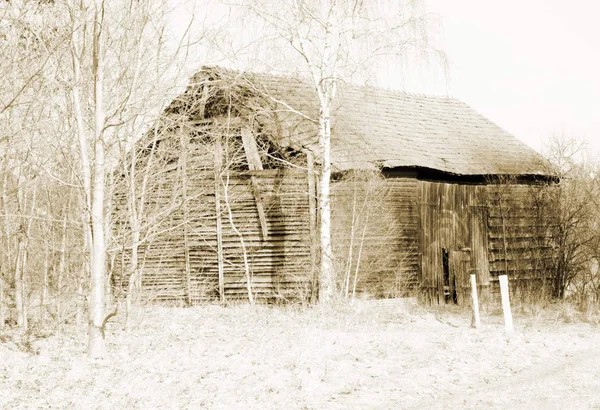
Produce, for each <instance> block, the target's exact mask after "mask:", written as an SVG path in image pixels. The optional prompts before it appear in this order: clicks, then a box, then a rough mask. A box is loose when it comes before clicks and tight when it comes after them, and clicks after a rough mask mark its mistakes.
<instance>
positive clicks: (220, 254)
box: [214, 134, 225, 303]
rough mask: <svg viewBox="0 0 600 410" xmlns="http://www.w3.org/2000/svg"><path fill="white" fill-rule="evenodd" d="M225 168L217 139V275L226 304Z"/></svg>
mask: <svg viewBox="0 0 600 410" xmlns="http://www.w3.org/2000/svg"><path fill="white" fill-rule="evenodd" d="M222 168H223V148H222V142H221V136H220V135H218V134H217V135H216V137H215V157H214V180H215V183H214V188H215V216H216V218H215V223H216V228H217V229H216V235H217V274H218V280H219V299H220V301H221V303H225V275H224V265H223V219H222V215H221V172H222Z"/></svg>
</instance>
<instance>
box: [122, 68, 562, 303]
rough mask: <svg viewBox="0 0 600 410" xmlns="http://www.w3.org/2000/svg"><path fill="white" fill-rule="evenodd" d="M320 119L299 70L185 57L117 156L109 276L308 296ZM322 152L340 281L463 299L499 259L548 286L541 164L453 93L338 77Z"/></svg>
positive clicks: (547, 180)
mask: <svg viewBox="0 0 600 410" xmlns="http://www.w3.org/2000/svg"><path fill="white" fill-rule="evenodd" d="M317 120H318V103H317V100H316V94H315V92H314V89H313V88H312V87H311V86H310V84H309V83H307V82H305V81H303V80H301V79H297V78H291V77H282V76H271V75H264V74H247V73H238V72H232V71H227V70H223V69H220V68H215V67H208V68H203V69H202V70H201V71H200V72H198V73H197V74H196V75H195V76H194V77H193V78H192V79H191V81H190V84H189V86H188V88H187V89H186V91H185V92H184V93H183V94H181V95H180V96H179V97H177V98H176V99H175V100H174V101H173V102H172V103H171V104H170V105H169V106H168V107H167V108H166V109H165V111H164V113H163V115H162V116H161V118H160V119H159V120H158V121H157V122H156V124H155V126H154V127H153V128H152V129H151V130H150V131H149V132H148V133H147V135H145V136H144V138H142V139H141V140H140V141H139V142H138V144H137V146H136V147H135V148H134V149H133V150H131V154H130V156H129V157H128V158H127V160H126V161H124V163H123V167H122V170H120V171H119V172H118V173H117V174H118V175H117V179H118V180H119V184H118V187H117V190H116V192H115V201H116V205H117V208H118V210H119V211H118V212H117V213H116V214H115V218H114V221H115V223H114V235H115V236H116V237H119V238H122V243H123V248H122V249H120V251H119V252H116V253H115V254H114V255H113V256H114V258H113V259H112V260H113V268H114V269H113V270H114V272H115V276H114V277H115V278H116V279H117V281H116V282H117V283H118V284H120V285H118V286H121V285H122V286H123V287H125V285H126V284H127V283H128V282H127V278H128V277H129V275H131V273H132V272H134V271H137V270H139V272H140V276H139V278H138V280H137V284H138V286H140V287H141V289H142V290H143V294H144V296H145V297H147V298H151V299H156V300H182V301H187V302H188V303H195V302H198V301H203V300H211V299H216V300H218V299H219V298H221V299H222V300H236V299H246V298H248V297H249V296H251V297H252V298H258V299H261V298H262V299H267V300H292V299H298V298H304V299H306V298H309V297H310V296H311V294H312V289H314V288H315V280H316V279H315V278H316V276H315V266H316V265H317V263H316V261H317V258H318V257H319V250H318V248H317V243H318V242H317V241H316V240H315V238H316V237H317V231H316V230H317V227H318V224H317V219H318V217H319V216H318V211H317V209H316V196H317V195H318V192H317V189H316V184H315V175H316V173H317V172H318V170H319V164H318V161H317V162H316V163H315V162H314V160H313V158H314V157H315V155H314V153H317V152H318V149H317V144H316V143H317V127H318V121H317ZM332 166H333V169H334V177H333V181H332V192H333V193H332V203H333V205H332V212H333V216H332V218H333V221H332V224H333V227H332V235H333V240H334V253H335V263H336V275H337V283H338V292H339V293H340V294H341V295H342V296H345V297H352V296H357V295H360V296H368V297H379V298H382V297H397V296H405V295H407V294H416V293H418V294H419V295H421V296H422V297H423V298H424V300H426V301H429V302H431V303H444V302H457V303H461V301H462V299H463V297H464V292H465V290H466V286H467V285H468V280H467V278H468V274H469V273H476V274H477V279H478V283H479V285H480V287H481V289H482V292H483V294H484V295H485V294H487V293H489V291H490V290H491V293H492V294H493V292H494V289H495V288H496V286H497V277H498V275H499V274H501V273H505V272H506V273H508V274H509V275H510V282H511V284H512V286H513V292H514V293H515V294H516V295H519V294H521V295H526V294H529V293H531V292H532V291H533V290H540V289H541V290H543V289H545V288H546V287H548V288H550V287H551V280H552V277H553V251H552V250H553V243H552V213H551V212H550V209H551V208H550V207H549V202H550V199H549V198H550V197H551V193H552V188H551V185H552V182H553V179H552V177H551V176H549V174H548V172H547V171H546V170H545V166H544V163H543V161H542V160H541V158H540V157H539V156H538V155H537V154H536V153H535V152H534V151H532V150H531V149H530V148H528V147H527V146H526V145H524V144H523V143H521V142H520V141H518V140H517V139H516V138H515V137H513V136H512V135H510V134H509V133H507V132H506V131H504V130H502V129H501V128H500V127H498V126H497V125H495V124H494V123H492V122H491V121H489V120H488V119H486V118H484V117H483V116H481V115H480V114H478V113H477V112H475V111H474V110H473V109H471V108H470V107H469V106H467V105H466V104H464V103H462V102H460V101H457V100H455V99H452V98H443V97H428V96H422V95H411V94H406V93H402V92H395V91H387V90H383V89H377V88H370V87H360V86H353V85H346V84H342V85H341V86H340V87H339V91H338V98H337V100H336V102H335V109H334V111H333V120H332ZM132 210H133V211H134V212H133V217H132ZM132 256H133V258H132ZM136 267H137V268H136Z"/></svg>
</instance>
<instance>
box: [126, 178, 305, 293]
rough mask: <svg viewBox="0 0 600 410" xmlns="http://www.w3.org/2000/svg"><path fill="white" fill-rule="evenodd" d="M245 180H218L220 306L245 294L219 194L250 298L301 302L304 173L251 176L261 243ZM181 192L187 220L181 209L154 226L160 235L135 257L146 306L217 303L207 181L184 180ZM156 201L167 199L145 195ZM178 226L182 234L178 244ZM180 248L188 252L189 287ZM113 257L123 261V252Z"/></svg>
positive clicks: (212, 219)
mask: <svg viewBox="0 0 600 410" xmlns="http://www.w3.org/2000/svg"><path fill="white" fill-rule="evenodd" d="M251 174H252V173H251V172H232V171H230V172H229V178H228V179H227V178H226V177H224V179H223V181H222V183H220V184H219V185H220V186H221V188H222V192H221V199H222V204H221V220H222V226H223V235H222V237H223V258H224V279H225V280H224V290H225V296H226V299H227V300H237V299H247V289H246V276H245V268H244V263H243V252H242V244H241V240H240V237H239V235H238V234H237V233H236V232H235V231H234V229H233V226H232V224H231V221H230V219H229V214H228V208H227V204H226V203H225V199H224V198H225V195H224V190H225V189H227V197H228V199H229V207H230V209H231V214H232V221H233V224H234V225H235V227H236V228H237V229H238V230H239V232H240V233H241V234H242V238H243V240H244V244H245V247H246V253H247V257H248V262H249V267H250V271H251V277H252V279H251V283H252V292H253V294H254V296H255V297H258V298H276V297H292V298H294V297H298V296H300V297H303V296H305V294H306V292H307V291H308V286H309V281H310V279H311V277H310V263H311V259H310V241H309V226H308V223H307V221H308V193H307V175H306V172H303V171H298V170H295V169H286V170H264V171H260V172H255V173H254V175H256V179H257V181H258V185H259V187H260V193H261V197H262V201H263V204H264V206H265V211H266V219H267V227H268V237H267V238H266V239H263V238H262V231H261V225H260V221H259V217H258V212H257V208H256V200H255V196H254V192H253V187H252V184H251V183H250V178H251ZM171 177H172V179H176V178H177V175H176V174H175V173H173V174H172V175H171ZM165 181H166V182H165V183H167V182H168V178H167V179H165ZM177 184H178V183H177V182H173V185H177ZM186 185H187V208H188V209H189V211H188V212H189V216H188V220H187V221H185V220H184V219H183V210H182V209H181V208H182V207H181V208H180V209H176V210H174V211H173V212H171V213H170V214H169V215H168V217H167V218H166V220H164V221H162V223H161V226H160V228H159V229H158V231H160V232H161V233H159V234H155V235H154V236H153V237H152V239H151V240H149V241H148V243H147V244H146V245H145V246H144V247H143V249H142V254H141V256H140V260H141V263H142V270H143V277H142V288H143V294H144V296H145V297H146V298H150V299H154V300H186V299H187V300H191V301H192V302H199V301H203V300H212V299H218V297H219V294H218V284H219V283H218V262H217V261H218V258H217V229H216V213H215V181H214V173H213V172H212V171H210V172H209V171H196V172H193V173H190V175H189V178H188V181H187V184H186ZM225 186H226V188H225ZM167 194H168V192H167ZM156 201H165V202H168V201H172V198H169V197H168V196H165V195H162V196H161V195H159V191H156V192H153V193H151V194H150V195H149V197H148V202H150V203H152V202H156ZM122 206H124V205H122ZM165 207H166V205H165ZM183 226H187V229H186V231H187V238H186V240H185V241H184V229H183ZM184 243H187V247H188V249H187V253H188V257H189V270H190V275H189V281H188V279H187V274H186V260H185V259H186V249H185V247H184ZM120 257H123V259H124V260H125V261H126V260H127V257H128V255H127V252H125V254H123V255H120ZM125 265H126V264H125ZM124 276H125V275H122V279H125V277H124Z"/></svg>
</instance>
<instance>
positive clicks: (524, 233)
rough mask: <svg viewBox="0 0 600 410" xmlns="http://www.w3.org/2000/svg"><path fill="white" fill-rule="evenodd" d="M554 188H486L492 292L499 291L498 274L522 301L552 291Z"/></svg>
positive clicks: (531, 186)
mask: <svg viewBox="0 0 600 410" xmlns="http://www.w3.org/2000/svg"><path fill="white" fill-rule="evenodd" d="M554 194H555V190H554V189H552V187H547V186H538V185H518V184H510V183H500V184H497V185H489V186H488V188H487V190H486V193H485V196H484V198H483V200H484V201H485V203H486V206H487V215H486V216H487V227H488V243H489V246H488V255H489V268H490V278H491V285H492V286H491V291H492V293H498V292H499V285H498V275H501V274H504V273H506V274H508V275H509V283H510V284H511V293H512V294H513V296H515V297H518V298H521V299H525V298H527V297H530V296H536V294H539V292H543V293H549V292H550V291H551V290H552V286H553V277H554V262H553V256H554V250H553V238H552V231H553V227H554V225H555V223H556V208H555V206H553V201H552V198H553V197H554Z"/></svg>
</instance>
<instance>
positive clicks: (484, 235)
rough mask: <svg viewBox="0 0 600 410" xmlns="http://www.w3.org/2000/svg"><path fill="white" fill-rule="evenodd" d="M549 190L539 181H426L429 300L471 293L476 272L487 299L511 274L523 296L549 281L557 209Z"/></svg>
mask: <svg viewBox="0 0 600 410" xmlns="http://www.w3.org/2000/svg"><path fill="white" fill-rule="evenodd" d="M544 192H546V188H543V187H540V186H536V185H519V184H508V183H506V184H489V185H466V184H457V183H443V182H429V181H419V206H420V224H421V227H420V244H421V247H422V259H421V286H422V290H423V294H424V295H425V296H426V298H427V300H428V302H429V303H444V301H447V299H448V297H449V296H450V297H452V295H448V292H450V293H452V292H453V291H455V292H456V293H457V294H458V295H456V296H454V297H456V298H457V299H458V300H461V299H463V300H466V299H465V298H464V297H461V295H462V296H464V295H466V294H468V291H469V290H468V287H469V281H468V275H469V274H471V273H475V274H476V275H477V282H478V285H479V286H480V287H481V289H482V291H483V293H484V301H485V298H486V296H487V295H486V294H487V293H488V291H491V292H492V293H495V292H496V290H497V287H498V275H500V274H503V273H507V274H508V275H509V279H510V283H511V284H512V289H513V293H514V294H515V296H517V294H520V295H525V294H529V293H530V292H531V290H533V289H539V288H540V286H541V285H545V284H547V283H549V282H550V281H551V280H552V276H553V270H552V246H551V243H552V238H551V235H550V232H551V229H552V221H553V219H552V214H553V210H552V208H551V206H550V202H549V201H548V197H547V195H545V194H544ZM444 253H446V256H444ZM459 254H460V255H459ZM444 257H446V258H447V260H446V261H444ZM453 260H460V263H458V262H457V263H453ZM449 282H450V283H449Z"/></svg>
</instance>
